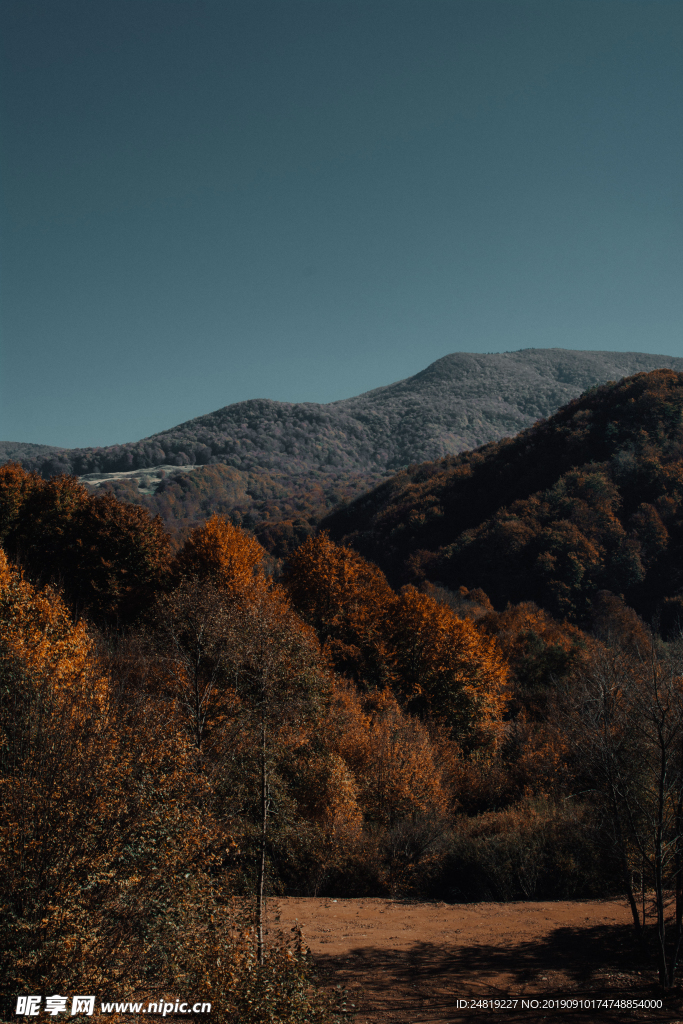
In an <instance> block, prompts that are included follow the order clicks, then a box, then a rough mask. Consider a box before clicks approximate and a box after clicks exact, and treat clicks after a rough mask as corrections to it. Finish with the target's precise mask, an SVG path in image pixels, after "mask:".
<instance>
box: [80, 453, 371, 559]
mask: <svg viewBox="0 0 683 1024" xmlns="http://www.w3.org/2000/svg"><path fill="white" fill-rule="evenodd" d="M382 478H383V477H382V474H379V473H370V472H367V473H343V472H329V473H306V474H300V475H297V476H288V475H287V474H285V473H282V472H278V471H275V470H271V471H267V470H259V469H253V470H250V471H248V472H247V471H243V470H238V469H235V468H234V467H232V466H224V465H219V464H215V465H211V466H201V467H199V468H197V469H195V470H193V471H192V472H191V473H187V472H182V471H178V472H175V473H174V472H173V470H170V469H169V470H168V471H163V477H162V479H161V481H160V482H159V483H158V484H153V485H152V487H151V488H150V486H149V478H148V476H147V475H145V474H144V473H140V475H139V476H137V475H135V476H133V477H121V478H118V479H116V478H114V479H112V480H107V481H106V482H104V483H101V484H99V485H92V484H90V483H86V487H87V488H88V490H89V492H90V493H91V494H92V495H94V496H98V495H99V496H103V495H106V494H111V495H113V496H114V497H115V498H118V500H119V501H125V502H130V503H131V504H134V505H140V506H142V507H143V508H146V509H147V510H148V512H149V513H150V515H151V516H152V517H154V516H157V515H158V516H160V517H161V519H162V520H163V523H164V526H165V528H166V529H167V530H168V532H169V533H170V534H171V536H172V537H173V538H174V540H176V541H177V540H178V539H180V538H182V539H185V537H186V536H187V535H188V533H189V532H190V530H191V529H193V528H194V527H195V526H198V525H201V524H202V523H204V522H206V520H207V519H209V518H210V517H211V515H213V514H214V513H216V512H218V513H220V514H222V515H225V516H227V517H228V518H229V519H230V520H231V522H233V523H234V524H235V525H236V526H243V527H244V528H245V529H248V530H251V531H252V532H254V533H256V535H257V536H258V537H259V539H260V541H261V543H262V544H263V545H264V547H266V548H267V549H268V551H269V552H270V553H271V554H272V555H273V556H274V557H276V558H283V557H285V556H286V555H287V554H288V553H289V552H290V551H293V550H294V549H295V548H296V547H298V545H299V544H300V543H301V542H302V541H303V540H305V539H306V537H308V536H311V535H312V534H313V533H314V532H315V528H316V525H317V524H318V523H319V522H320V520H321V519H323V517H324V516H326V515H328V514H329V513H330V512H331V511H332V510H333V509H334V508H336V507H337V506H340V505H342V504H345V503H348V502H350V501H353V499H354V498H355V497H357V496H358V495H359V494H363V493H365V492H366V491H367V490H368V488H370V487H373V486H374V485H375V484H377V483H379V482H380V480H381V479H382Z"/></svg>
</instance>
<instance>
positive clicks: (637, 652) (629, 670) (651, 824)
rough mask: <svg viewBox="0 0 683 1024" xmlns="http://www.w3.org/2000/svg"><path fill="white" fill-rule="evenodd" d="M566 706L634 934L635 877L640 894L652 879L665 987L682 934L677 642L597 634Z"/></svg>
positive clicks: (682, 702) (682, 699) (581, 774)
mask: <svg viewBox="0 0 683 1024" xmlns="http://www.w3.org/2000/svg"><path fill="white" fill-rule="evenodd" d="M629 648H630V649H629ZM564 710H565V714H564V718H563V719H562V721H561V726H562V728H563V729H564V730H566V729H567V727H568V726H569V731H570V734H569V737H568V740H569V745H570V747H571V748H573V752H574V757H575V771H576V775H577V777H578V779H579V781H580V782H581V781H583V784H584V785H585V786H588V787H590V788H592V790H593V793H594V798H595V800H596V802H597V805H598V809H599V811H600V813H601V822H602V826H601V827H602V833H603V835H604V837H605V839H606V840H607V842H608V844H609V846H610V847H611V849H612V851H613V854H614V856H615V859H616V862H617V863H618V866H619V872H620V876H621V883H622V886H623V891H624V893H625V895H626V897H627V899H628V902H629V906H630V908H631V914H632V917H633V923H634V927H635V929H636V931H637V932H638V934H642V932H643V928H644V911H643V913H642V915H641V913H640V912H639V908H638V903H637V898H636V892H635V890H634V884H633V879H634V876H640V878H641V885H642V892H643V899H644V893H645V890H646V887H647V884H648V883H649V885H651V887H652V889H653V891H654V913H655V925H654V928H655V932H656V945H657V960H658V965H659V979H660V983H661V984H662V986H663V987H665V988H670V987H672V985H673V983H674V975H675V971H676V967H677V964H678V960H679V956H680V951H681V942H682V940H683V650H681V649H680V648H671V647H670V648H669V649H666V648H663V647H662V646H661V645H660V644H659V643H658V642H657V641H656V640H655V639H654V638H650V642H649V645H648V646H647V648H645V647H644V646H643V645H639V644H638V643H637V634H633V633H631V635H630V643H629V644H626V643H623V642H622V643H619V642H618V641H617V640H615V639H612V640H611V642H609V638H608V642H602V643H601V642H597V643H596V644H595V646H594V649H593V651H592V652H591V657H590V659H589V660H588V661H587V663H586V665H585V666H584V668H583V670H582V672H581V675H580V679H579V682H578V684H577V683H576V682H575V683H574V685H573V686H572V689H571V692H569V693H567V695H566V697H565V705H564ZM672 888H673V890H674V893H675V895H674V908H673V909H674V923H673V930H672V929H671V927H670V926H669V925H668V924H667V909H668V898H667V893H668V892H669V891H670V890H671V889H672ZM672 931H673V934H672Z"/></svg>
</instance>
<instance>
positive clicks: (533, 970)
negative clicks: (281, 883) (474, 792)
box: [268, 897, 683, 1024]
mask: <svg viewBox="0 0 683 1024" xmlns="http://www.w3.org/2000/svg"><path fill="white" fill-rule="evenodd" d="M268 921H269V925H270V927H271V928H273V929H278V928H281V929H282V930H283V931H287V930H289V929H290V928H291V927H292V926H293V925H294V923H295V921H298V923H299V924H300V925H301V926H302V927H303V933H304V939H305V941H306V943H307V944H308V945H309V946H310V948H311V952H312V953H313V956H314V958H315V961H316V964H317V965H318V968H319V971H320V975H321V979H322V980H323V981H324V982H325V983H326V984H327V985H330V986H334V985H341V986H342V988H346V989H347V990H348V991H349V1001H350V1002H351V1003H353V1004H355V1005H356V1007H357V1008H358V1015H357V1017H356V1018H355V1019H356V1024H455V1022H461V1021H463V1022H464V1021H467V1022H470V1021H475V1020H478V1021H482V1022H484V1021H491V1020H498V1021H501V1022H502V1021H503V1020H506V1021H525V1022H526V1024H536V1022H540V1021H552V1020H558V1021H559V1020H562V1019H567V1018H568V1017H574V1016H576V1015H577V1014H578V1015H579V1016H580V1017H581V1019H582V1021H592V1020H595V1021H604V1022H607V1021H610V1022H613V1021H625V1022H626V1021H633V1022H634V1024H635V1022H636V1021H668V1022H669V1024H683V1001H682V999H681V993H680V991H678V992H676V993H674V994H672V995H671V996H669V997H668V998H667V1000H666V1001H665V1006H664V1008H663V1009H662V1010H659V1011H656V1010H644V1009H625V1008H624V1009H619V1008H616V1009H615V1008H612V1009H609V1008H608V1009H602V1008H601V1009H584V1010H570V1009H559V1008H553V1007H545V1008H544V1007H543V1000H551V999H555V1000H557V999H584V1000H585V999H599V998H600V999H612V1000H614V999H656V998H661V994H660V993H659V991H658V989H657V986H656V976H655V974H654V972H652V971H650V970H647V969H646V968H644V967H643V965H642V964H641V963H639V961H638V956H637V947H636V945H635V942H634V936H633V927H632V924H631V918H630V912H629V910H628V907H627V906H626V903H625V901H621V900H594V901H571V902H547V903H467V904H447V903H416V902H410V901H403V900H390V899H339V900H332V899H325V898H317V897H286V898H279V899H276V898H272V899H270V900H269V901H268ZM473 999H476V1000H484V999H488V1000H492V999H494V1000H495V999H498V1000H505V999H517V1000H518V1001H519V1002H518V1004H517V1007H516V1008H509V1009H502V1008H500V1009H498V1008H476V1009H474V1008H469V1007H468V1008H464V1007H462V1005H461V1004H459V1002H458V1001H459V1000H473ZM523 999H526V1000H534V999H535V1000H538V1001H539V1003H540V1005H539V1006H538V1007H529V1008H524V1009H522V1007H521V1001H522V1000H523Z"/></svg>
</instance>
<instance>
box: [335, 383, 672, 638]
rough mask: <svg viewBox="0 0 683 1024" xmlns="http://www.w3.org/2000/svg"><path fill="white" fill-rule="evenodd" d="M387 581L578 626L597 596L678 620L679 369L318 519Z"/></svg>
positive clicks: (599, 397) (598, 391) (585, 401)
mask: <svg viewBox="0 0 683 1024" xmlns="http://www.w3.org/2000/svg"><path fill="white" fill-rule="evenodd" d="M321 526H322V527H323V528H327V529H328V530H329V531H330V533H331V536H332V537H333V538H334V539H335V540H337V541H342V542H343V543H345V544H350V545H352V546H353V547H355V548H356V549H357V550H359V551H360V552H361V553H362V554H363V555H364V556H365V557H367V558H370V559H371V560H372V561H374V562H376V563H377V564H378V565H380V566H381V567H382V569H384V571H385V572H386V573H387V574H388V576H389V578H390V580H391V581H392V582H393V583H394V584H396V585H400V584H401V583H405V582H413V583H420V582H422V581H424V580H425V579H426V580H429V581H431V582H440V583H442V584H445V585H446V586H447V587H449V588H458V587H462V586H464V587H467V588H482V589H483V590H484V591H485V592H486V593H487V594H488V595H489V597H490V598H491V600H492V601H493V602H494V604H495V605H496V606H497V607H501V608H504V607H505V605H506V603H507V602H508V601H511V602H519V601H525V600H532V601H535V602H536V603H537V604H539V605H540V606H541V607H543V608H546V609H547V610H550V611H551V613H552V614H554V615H556V616H558V617H559V618H565V617H568V618H570V619H574V620H575V621H586V618H587V617H590V614H591V609H592V608H593V607H594V604H595V599H596V597H597V596H598V594H599V593H600V591H604V590H608V591H610V592H612V593H614V594H620V595H624V596H625V598H626V600H627V603H628V604H630V605H632V606H633V607H634V608H636V610H638V611H639V612H640V613H641V614H644V615H646V616H648V617H651V616H652V615H663V616H664V620H665V621H663V625H664V626H666V625H667V621H668V620H669V619H670V620H671V622H670V625H671V626H672V627H673V626H675V624H676V623H677V622H679V621H680V622H683V569H682V566H683V373H675V372H673V371H671V370H656V371H653V372H651V373H640V374H636V375H635V376H633V377H630V378H627V379H625V380H622V381H621V382H619V383H616V384H614V383H611V384H606V385H603V386H602V387H599V388H595V389H593V390H591V391H589V392H588V393H586V394H584V395H583V396H582V397H581V398H580V399H575V400H574V401H572V402H570V403H569V404H568V405H567V406H565V407H564V408H562V409H561V410H560V411H559V412H557V413H556V414H555V415H554V416H552V417H550V418H549V419H547V420H544V421H542V422H540V423H537V424H536V425H535V426H533V427H531V428H529V429H527V430H524V431H522V432H521V433H520V434H518V435H517V437H515V438H513V439H509V438H506V439H503V440H501V441H499V442H494V443H491V444H489V445H485V446H483V447H482V448H480V449H478V450H476V451H473V452H466V453H463V454H461V455H457V456H449V457H447V458H445V459H442V460H440V461H438V462H433V463H425V464H422V465H415V466H411V467H409V469H408V470H407V471H404V472H401V473H399V474H398V475H396V476H394V477H393V478H392V479H391V480H388V481H386V482H385V483H383V484H381V485H380V486H379V487H377V488H376V489H375V490H373V491H371V492H370V493H368V494H366V495H362V496H361V497H359V498H358V499H356V501H354V502H352V503H351V504H349V505H348V506H346V507H345V508H342V509H339V510H338V511H336V512H334V513H332V514H331V515H330V516H328V517H327V519H324V520H323V521H322V523H321Z"/></svg>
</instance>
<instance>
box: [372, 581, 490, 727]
mask: <svg viewBox="0 0 683 1024" xmlns="http://www.w3.org/2000/svg"><path fill="white" fill-rule="evenodd" d="M384 637H385V643H386V650H387V661H388V664H389V665H390V668H391V682H392V687H393V689H394V691H395V692H396V693H397V694H398V695H399V696H400V698H401V699H402V700H403V701H404V702H405V703H406V706H407V707H408V708H409V709H410V710H412V711H414V712H416V713H419V714H426V713H429V714H432V715H434V716H436V717H437V718H439V719H442V720H444V721H446V722H447V723H448V724H449V726H450V728H451V730H452V733H453V735H454V736H456V737H457V738H458V739H459V741H460V742H461V743H464V744H466V745H467V744H470V745H471V744H472V743H475V742H482V741H484V740H486V741H490V740H493V739H494V738H495V737H496V736H497V735H498V733H499V732H500V726H501V722H502V717H503V712H504V711H505V707H506V704H507V700H508V691H507V679H508V668H507V664H506V662H505V659H504V658H503V656H502V654H501V652H500V650H499V648H498V645H497V644H496V642H495V640H494V639H493V638H491V637H490V636H488V634H487V633H486V632H485V631H484V630H483V629H481V628H480V627H479V625H478V624H477V623H476V622H473V621H472V619H469V618H465V619H461V618H459V617H458V616H457V615H456V614H455V613H454V612H453V611H452V609H451V608H449V607H448V606H447V605H444V604H440V603H439V602H438V601H436V600H435V599H434V598H433V597H430V596H429V595H427V594H421V593H419V592H418V591H417V590H416V589H415V588H414V587H412V586H406V587H404V588H403V590H402V591H401V593H400V594H399V595H398V596H397V597H396V598H395V599H394V601H393V602H392V603H391V605H390V607H389V609H388V614H387V615H386V617H385V620H384Z"/></svg>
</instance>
